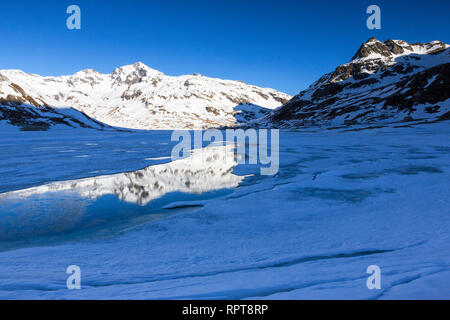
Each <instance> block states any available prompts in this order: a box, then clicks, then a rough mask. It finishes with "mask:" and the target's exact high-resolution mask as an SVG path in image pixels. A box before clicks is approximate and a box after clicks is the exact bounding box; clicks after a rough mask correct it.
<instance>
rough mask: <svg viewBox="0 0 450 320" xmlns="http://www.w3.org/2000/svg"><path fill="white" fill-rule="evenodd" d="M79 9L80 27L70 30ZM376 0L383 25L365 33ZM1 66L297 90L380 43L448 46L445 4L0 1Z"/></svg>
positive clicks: (449, 6)
mask: <svg viewBox="0 0 450 320" xmlns="http://www.w3.org/2000/svg"><path fill="white" fill-rule="evenodd" d="M70 4H77V5H79V6H80V7H81V11H82V29H81V30H79V31H69V30H68V29H67V28H66V19H67V17H68V15H67V14H66V8H67V6H68V5H70ZM370 4H377V5H379V6H380V7H381V11H382V29H381V30H368V29H367V28H366V19H367V17H368V15H367V14H366V8H367V7H368V5H370ZM0 12H1V13H2V14H1V19H0V33H1V44H2V45H1V48H0V61H1V63H0V69H21V70H23V71H25V72H30V73H38V74H41V75H62V74H72V73H74V72H76V71H79V70H82V69H87V68H93V69H95V70H97V71H99V72H102V73H109V72H111V71H112V70H113V69H114V68H115V67H118V66H122V65H125V64H131V63H134V62H136V61H142V62H144V63H145V64H147V65H148V66H150V67H152V68H154V69H158V70H160V71H162V72H164V73H166V74H168V75H181V74H191V73H201V74H204V75H207V76H212V77H220V78H226V79H235V80H243V81H245V82H248V83H252V84H256V85H259V86H264V87H272V88H275V89H278V90H281V91H284V92H288V93H290V94H296V93H298V92H299V91H300V90H302V89H304V88H305V87H307V86H308V85H309V84H311V83H312V82H313V81H315V80H316V79H317V78H319V77H320V76H321V75H322V74H323V73H326V72H329V71H332V70H333V69H334V68H335V67H336V66H338V65H340V64H342V63H344V62H347V61H348V60H349V59H350V58H351V57H352V56H353V54H354V53H355V51H356V50H357V49H358V47H359V46H360V44H361V43H362V42H364V41H366V40H367V39H368V38H370V37H372V36H375V37H377V38H379V39H380V40H386V39H388V38H393V39H403V40H406V41H408V42H425V41H431V40H442V41H444V42H447V43H449V42H450V32H449V30H450V23H449V20H450V19H449V13H450V1H448V0H426V1H417V0H409V1H403V0H396V1H392V0H389V1H381V0H371V1H365V0H342V1H331V0H330V1H323V0H314V1H300V0H290V1H288V0H286V1H285V0H273V1H265V0H239V1H237V0H226V1H225V0H189V1H188V0H184V1H176V0H159V1H156V0H154V1H152V0H147V1H145V0H141V1H132V0H129V1H125V0H123V1H118V0H108V1H106V0H89V1H84V0H71V1H65V0H55V1H46V0H41V1H35V0H33V1H25V0H12V1H1V2H0Z"/></svg>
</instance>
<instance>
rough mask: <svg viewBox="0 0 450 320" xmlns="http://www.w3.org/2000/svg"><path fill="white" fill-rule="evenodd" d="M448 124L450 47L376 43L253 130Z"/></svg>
mask: <svg viewBox="0 0 450 320" xmlns="http://www.w3.org/2000/svg"><path fill="white" fill-rule="evenodd" d="M449 118H450V49H449V45H447V44H445V43H443V42H440V41H432V42H429V43H424V44H422V43H415V44H409V43H407V42H406V41H402V40H387V41H385V42H381V41H379V40H377V39H375V38H371V39H369V40H368V41H367V42H366V43H364V44H363V45H362V46H361V47H360V49H359V50H358V52H357V53H356V55H355V56H354V57H353V58H352V60H351V61H350V62H349V63H346V64H343V65H341V66H339V67H338V68H336V70H335V71H333V72H331V73H328V74H325V75H324V76H322V77H321V78H320V79H319V80H318V81H316V82H315V83H313V84H312V85H311V86H310V87H309V88H308V89H306V90H304V91H302V92H300V93H299V94H298V95H296V96H295V97H293V98H292V99H291V100H290V101H289V102H288V103H286V104H285V105H284V106H282V107H281V108H278V109H277V110H274V111H273V112H271V113H270V114H269V115H267V116H265V117H263V119H260V120H257V121H253V122H252V124H253V125H256V126H267V127H271V126H274V127H281V128H283V127H287V128H289V127H303V126H310V125H349V124H367V123H393V122H406V121H414V120H416V121H437V120H446V119H449Z"/></svg>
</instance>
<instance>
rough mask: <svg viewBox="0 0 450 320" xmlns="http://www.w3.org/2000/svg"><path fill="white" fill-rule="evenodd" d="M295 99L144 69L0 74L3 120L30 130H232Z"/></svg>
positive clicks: (239, 84) (135, 66)
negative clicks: (56, 74)
mask: <svg viewBox="0 0 450 320" xmlns="http://www.w3.org/2000/svg"><path fill="white" fill-rule="evenodd" d="M290 98H291V97H290V96H289V95H287V94H284V93H281V92H278V91H276V90H273V89H264V88H259V87H256V86H253V85H249V84H246V83H244V82H241V81H232V80H221V79H215V78H208V77H204V76H202V75H199V74H193V75H184V76H179V77H173V76H167V75H164V74H163V73H161V72H159V71H157V70H154V69H151V68H149V67H147V66H146V65H144V64H143V63H140V62H138V63H135V64H133V65H128V66H124V67H121V68H117V69H115V70H114V71H113V72H112V73H111V74H101V73H98V72H96V71H94V70H83V71H80V72H77V73H76V74H74V75H71V76H61V77H41V76H39V75H34V74H27V73H24V72H22V71H18V70H4V71H0V120H7V121H9V122H10V123H11V124H14V125H18V126H21V127H22V128H25V129H33V128H36V127H42V128H44V129H46V128H48V127H49V126H50V125H53V124H58V123H63V124H68V125H74V122H76V124H77V125H82V126H93V123H92V122H93V120H92V119H95V120H97V121H99V122H102V123H104V124H107V125H111V126H118V127H125V128H132V129H203V128H210V127H222V126H234V125H235V124H238V123H242V122H246V121H248V120H251V119H255V118H258V117H262V116H264V115H265V114H267V113H268V112H269V111H270V110H271V109H274V108H276V107H279V106H281V105H282V104H284V103H286V102H287V101H288V100H289V99H290ZM86 116H87V117H86ZM91 118H92V119H91ZM74 119H78V120H79V122H81V123H77V121H76V120H74ZM80 119H81V120H80ZM94 123H95V125H96V126H101V125H102V124H101V123H97V122H94Z"/></svg>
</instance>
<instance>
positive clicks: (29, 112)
mask: <svg viewBox="0 0 450 320" xmlns="http://www.w3.org/2000/svg"><path fill="white" fill-rule="evenodd" d="M5 122H6V123H7V124H10V125H13V126H17V127H19V128H20V129H21V130H24V131H40V130H47V129H49V128H50V127H52V126H64V127H73V128H78V127H82V128H94V129H103V128H106V127H108V126H107V125H104V124H102V123H100V122H99V121H97V120H95V119H92V118H90V117H89V116H87V115H86V114H84V113H83V112H80V111H78V110H75V109H73V108H70V107H68V108H54V107H51V106H49V105H48V104H47V102H45V101H44V100H43V99H42V97H41V96H39V97H36V96H35V98H33V97H32V96H30V95H29V94H28V93H27V92H25V91H24V89H23V88H22V87H21V86H20V85H18V84H16V83H15V82H12V81H11V80H9V79H8V78H7V77H6V76H5V75H3V74H1V73H0V124H1V123H3V124H4V123H5Z"/></svg>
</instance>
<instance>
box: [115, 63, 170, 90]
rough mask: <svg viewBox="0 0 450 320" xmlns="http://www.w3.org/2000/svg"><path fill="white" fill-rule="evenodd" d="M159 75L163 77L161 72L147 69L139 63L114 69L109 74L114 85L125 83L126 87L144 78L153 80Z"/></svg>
mask: <svg viewBox="0 0 450 320" xmlns="http://www.w3.org/2000/svg"><path fill="white" fill-rule="evenodd" d="M161 75H163V73H162V72H160V71H158V70H155V69H152V68H149V67H148V66H147V65H146V64H144V63H142V62H140V61H138V62H135V63H133V64H130V65H125V66H122V67H120V68H116V69H114V71H113V72H112V73H111V77H112V78H113V79H115V83H126V84H128V85H131V84H135V83H139V82H142V81H143V80H144V79H145V78H155V77H158V76H161Z"/></svg>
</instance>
